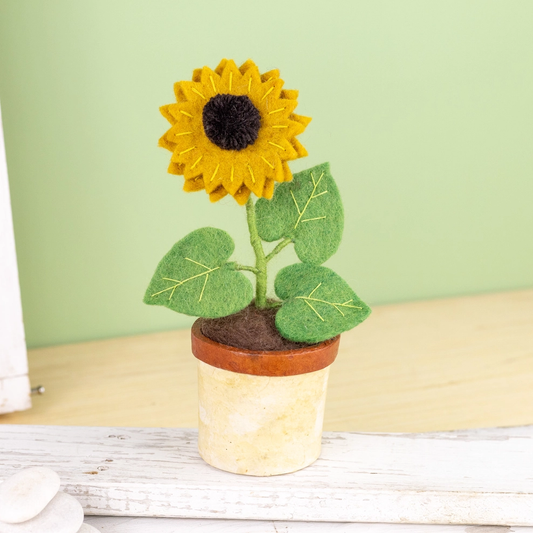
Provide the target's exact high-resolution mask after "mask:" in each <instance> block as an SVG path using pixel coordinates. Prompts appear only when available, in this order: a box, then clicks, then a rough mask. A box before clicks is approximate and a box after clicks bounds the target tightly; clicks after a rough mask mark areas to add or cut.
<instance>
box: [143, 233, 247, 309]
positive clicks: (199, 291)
mask: <svg viewBox="0 0 533 533" xmlns="http://www.w3.org/2000/svg"><path fill="white" fill-rule="evenodd" d="M234 248H235V244H234V242H233V239H232V238H231V237H230V236H229V235H228V234H227V233H226V232H225V231H222V230H220V229H216V228H201V229H198V230H196V231H193V232H192V233H189V235H187V236H186V237H184V238H183V239H181V241H178V242H177V243H176V244H175V245H174V246H173V247H172V249H171V250H170V252H168V253H167V255H165V257H163V259H162V260H161V262H160V263H159V265H158V266H157V269H156V271H155V274H154V276H153V278H152V281H151V282H150V285H149V286H148V289H147V290H146V294H145V295H144V303H146V304H149V305H164V306H165V307H168V308H169V309H172V310H173V311H177V312H178V313H184V314H186V315H192V316H201V317H206V318H216V317H221V316H227V315H231V314H232V313H236V312H237V311H240V310H241V309H243V308H245V307H246V306H247V305H248V304H249V303H250V302H251V300H252V298H253V288H252V284H251V283H250V281H249V280H248V278H246V276H244V275H243V274H242V273H241V272H238V271H236V270H235V269H234V265H235V264H234V263H228V262H227V260H228V259H229V257H230V256H231V254H232V253H233V250H234Z"/></svg>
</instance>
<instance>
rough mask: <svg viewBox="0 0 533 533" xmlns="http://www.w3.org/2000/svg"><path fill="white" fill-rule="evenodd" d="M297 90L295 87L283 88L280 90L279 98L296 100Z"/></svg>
mask: <svg viewBox="0 0 533 533" xmlns="http://www.w3.org/2000/svg"><path fill="white" fill-rule="evenodd" d="M298 94H299V92H298V91H296V90H295V89H284V90H283V91H281V98H286V99H287V100H298Z"/></svg>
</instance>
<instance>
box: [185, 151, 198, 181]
mask: <svg viewBox="0 0 533 533" xmlns="http://www.w3.org/2000/svg"><path fill="white" fill-rule="evenodd" d="M202 159H203V156H201V155H200V156H198V157H197V158H196V159H195V160H194V161H193V162H192V163H189V164H188V165H185V164H184V167H185V168H184V171H183V176H184V177H185V179H186V180H191V179H194V178H197V177H198V176H201V175H202V166H201V165H200V163H201V161H202ZM202 180H203V178H202Z"/></svg>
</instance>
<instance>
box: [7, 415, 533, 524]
mask: <svg viewBox="0 0 533 533" xmlns="http://www.w3.org/2000/svg"><path fill="white" fill-rule="evenodd" d="M196 439H197V432H196V430H190V429H146V428H143V429H140V428H97V427H61V426H16V425H4V426H0V463H1V464H2V465H3V468H2V471H1V473H0V477H2V478H3V477H7V476H9V475H11V474H12V473H14V472H15V471H17V470H18V469H20V468H22V467H28V466H32V465H45V466H49V467H50V468H53V469H54V470H56V471H57V472H58V473H59V474H60V476H61V478H62V480H63V482H64V485H65V490H66V491H67V492H68V493H70V494H72V495H73V496H75V497H76V498H78V499H79V500H80V501H81V503H82V505H83V506H84V509H85V511H86V513H87V514H88V515H102V516H105V515H110V516H145V517H176V518H211V519H212V518H218V519H221V518H223V519H254V520H280V521H309V522H314V521H324V522H328V521H330V522H388V523H414V524H492V525H507V526H511V525H516V526H518V525H522V526H533V427H531V426H529V427H518V428H506V429H486V430H471V431H457V432H450V433H428V434H365V433H326V434H325V435H324V439H323V452H322V456H321V458H320V459H319V460H318V461H317V462H316V463H315V464H314V465H312V466H311V467H309V468H307V469H305V470H302V471H300V472H296V473H294V474H288V475H284V476H275V477H271V478H255V477H247V476H237V475H233V474H229V473H226V472H222V471H219V470H216V469H214V468H212V467H210V466H208V465H207V464H205V463H204V462H203V461H202V460H201V459H200V457H199V456H198V453H197V451H196V444H197V443H196Z"/></svg>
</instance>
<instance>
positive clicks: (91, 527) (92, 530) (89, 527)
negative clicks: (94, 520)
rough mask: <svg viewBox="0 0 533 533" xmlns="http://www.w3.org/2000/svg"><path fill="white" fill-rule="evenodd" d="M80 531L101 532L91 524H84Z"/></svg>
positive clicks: (85, 532) (79, 532) (82, 532)
mask: <svg viewBox="0 0 533 533" xmlns="http://www.w3.org/2000/svg"><path fill="white" fill-rule="evenodd" d="M78 533H100V531H98V529H96V528H95V527H93V526H90V525H89V524H82V525H81V527H80V530H79V531H78Z"/></svg>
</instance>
